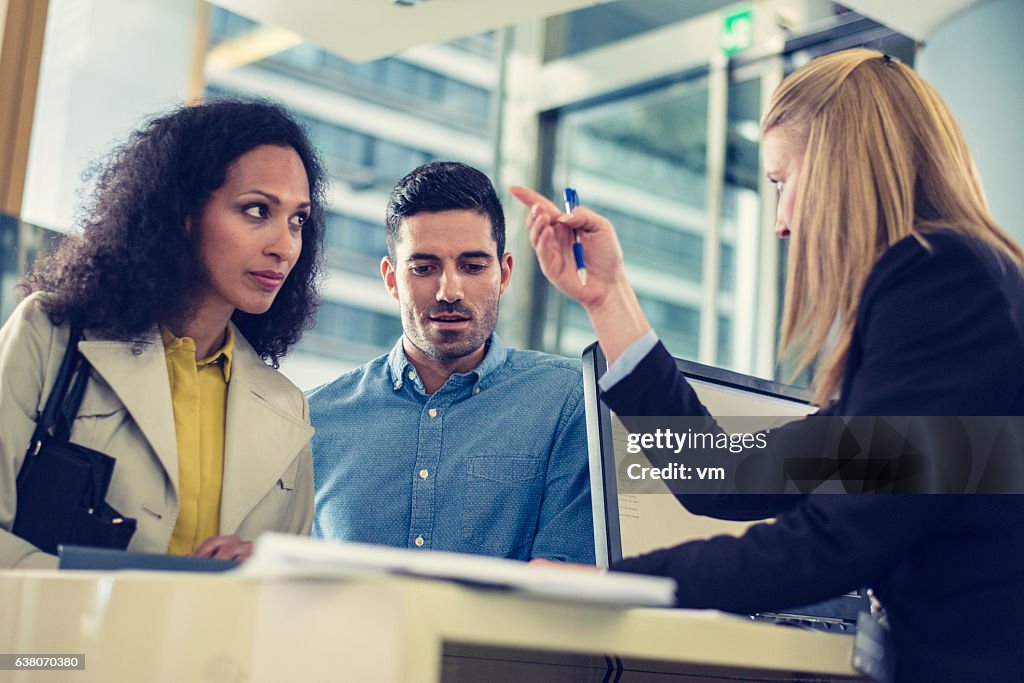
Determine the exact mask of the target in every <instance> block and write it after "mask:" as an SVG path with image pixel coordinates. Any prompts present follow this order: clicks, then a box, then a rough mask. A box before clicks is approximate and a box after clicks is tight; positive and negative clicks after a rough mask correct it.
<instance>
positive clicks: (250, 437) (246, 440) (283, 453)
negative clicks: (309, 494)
mask: <svg viewBox="0 0 1024 683" xmlns="http://www.w3.org/2000/svg"><path fill="white" fill-rule="evenodd" d="M234 332H235V353H234V354H233V356H232V360H231V381H230V382H229V383H228V400H227V411H226V419H225V432H224V487H223V490H222V492H221V504H220V533H222V534H233V533H235V532H236V531H237V530H238V527H239V526H240V525H241V523H242V521H243V520H244V519H245V517H246V515H247V514H249V512H250V511H251V510H252V509H253V508H254V507H255V506H256V504H257V503H259V501H260V500H262V499H263V498H264V497H265V496H266V495H267V492H268V491H271V490H272V489H273V488H274V487H276V486H277V485H278V480H279V479H281V476H282V475H283V474H284V473H285V470H287V469H288V467H289V465H291V464H292V462H293V461H294V460H295V456H296V454H298V452H299V451H300V450H301V449H302V448H303V446H305V445H306V443H307V442H308V441H309V439H310V437H312V435H313V428H312V427H310V426H309V425H308V424H307V423H306V422H305V421H304V420H302V419H301V418H300V417H298V416H297V414H295V413H294V411H293V410H289V406H288V398H287V396H285V395H284V386H285V382H286V380H284V379H283V378H282V377H280V376H278V373H277V371H276V370H274V369H272V368H270V367H269V366H267V365H266V363H264V362H263V360H262V359H260V357H259V356H258V355H256V352H255V351H254V350H253V348H252V347H251V346H250V345H249V343H248V342H247V341H246V340H245V337H243V336H242V334H241V332H239V331H238V329H237V328H236V329H235V331H234Z"/></svg>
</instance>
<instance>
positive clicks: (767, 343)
mask: <svg viewBox="0 0 1024 683" xmlns="http://www.w3.org/2000/svg"><path fill="white" fill-rule="evenodd" d="M782 75H783V64H782V56H781V55H776V56H774V57H770V58H768V59H765V60H764V69H763V71H762V73H761V102H763V103H764V105H762V106H766V105H767V103H768V102H769V101H770V100H771V96H772V93H774V92H775V89H776V88H777V87H778V85H779V83H781V82H782ZM758 177H759V178H760V182H759V184H758V192H759V193H760V196H761V234H762V235H763V236H767V235H771V234H772V233H773V232H774V226H775V213H776V209H777V205H778V198H777V196H776V192H775V188H774V187H773V186H772V183H771V181H769V180H768V177H767V176H766V175H764V174H763V173H761V174H758ZM759 261H760V266H759V268H758V278H759V285H758V287H757V309H756V311H757V322H756V327H755V338H754V354H755V356H754V374H755V375H757V376H758V377H774V376H775V366H776V353H777V351H776V350H777V348H778V318H779V306H778V298H779V291H778V281H779V279H778V278H779V243H778V241H777V240H775V239H762V240H761V241H760V254H759Z"/></svg>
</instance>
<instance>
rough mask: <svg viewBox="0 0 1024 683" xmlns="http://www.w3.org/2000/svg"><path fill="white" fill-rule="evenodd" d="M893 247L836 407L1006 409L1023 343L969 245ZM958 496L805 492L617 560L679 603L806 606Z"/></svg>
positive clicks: (874, 574) (943, 514)
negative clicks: (752, 517)
mask: <svg viewBox="0 0 1024 683" xmlns="http://www.w3.org/2000/svg"><path fill="white" fill-rule="evenodd" d="M891 251H892V252H893V253H892V254H889V253H887V254H886V256H883V259H882V260H880V262H879V264H878V266H876V270H875V272H873V274H872V276H871V278H869V283H868V285H867V286H866V288H865V293H864V297H863V299H862V303H861V308H860V314H859V315H860V319H859V322H858V328H859V329H860V330H861V337H860V339H859V340H856V339H855V341H856V343H857V344H858V346H859V348H858V349H855V350H852V351H851V353H859V354H862V356H861V358H860V368H859V369H858V370H857V371H856V372H855V374H854V375H853V376H851V378H850V379H849V381H848V382H847V385H846V389H845V390H844V394H845V396H844V399H843V401H842V406H843V407H842V413H843V414H847V415H970V414H979V413H980V414H991V415H998V414H1005V411H1006V410H1007V408H1008V406H1009V405H1010V401H1011V400H1012V399H1011V398H1010V397H1012V396H1015V395H1016V392H1018V391H1019V390H1020V377H1019V374H1020V371H1019V370H1017V369H1015V368H1019V367H1020V365H1019V359H1018V362H1017V364H1015V365H1009V366H1007V365H1006V363H1007V361H1008V360H1009V359H1010V357H1011V356H1012V355H1014V353H1016V354H1019V353H1020V349H1021V344H1020V340H1019V339H1018V338H1017V334H1016V328H1015V326H1014V325H1013V324H1012V322H1011V321H1010V319H1009V312H1008V303H1007V301H1006V298H1005V296H1004V295H1003V294H1002V292H1001V291H1000V289H999V288H998V287H997V285H996V283H994V282H993V280H992V278H991V276H990V275H989V271H988V269H986V268H984V267H983V266H982V264H981V262H980V261H979V260H978V259H977V258H976V257H975V256H972V255H971V254H970V253H969V252H968V251H967V250H966V249H955V248H954V249H947V248H940V249H936V250H935V252H934V253H928V252H927V251H925V250H924V249H923V248H921V247H920V246H919V245H916V243H915V244H911V245H910V246H908V247H906V248H900V249H896V248H894V250H891ZM954 365H958V366H959V367H953V366H954ZM971 368H976V369H977V370H971ZM661 381H662V383H663V384H662V386H660V387H654V386H652V387H650V388H648V389H647V392H648V394H650V395H655V394H656V393H657V392H659V391H662V392H665V393H666V394H667V393H668V392H669V391H676V392H677V393H682V394H683V395H682V396H681V398H673V399H672V400H673V401H674V403H673V405H676V406H679V405H681V404H680V403H679V401H680V400H683V401H689V399H688V397H687V396H686V395H685V392H682V390H681V389H679V388H678V384H679V383H678V381H677V382H675V383H671V382H665V379H664V378H663V379H662V380H661ZM983 394H991V396H986V395H983ZM993 397H994V398H993ZM645 400H649V399H645ZM682 405H686V404H685V403H683V404H682ZM957 504H958V497H957V496H941V495H930V496H903V495H878V496H869V495H836V496H830V495H812V496H808V497H807V498H806V499H805V500H803V501H802V502H801V504H800V505H798V506H797V507H795V508H794V509H793V510H792V511H790V512H787V513H785V514H782V515H780V516H779V517H778V519H777V520H776V522H775V523H774V524H759V525H755V526H754V527H751V528H750V529H749V530H748V531H747V533H746V534H744V535H743V536H742V537H740V538H733V537H725V536H723V537H718V538H712V539H709V540H704V541H697V542H691V543H686V544H683V545H680V546H676V547H675V548H669V549H665V550H660V551H655V552H653V553H649V554H647V555H644V556H640V557H637V558H630V559H627V560H624V561H622V562H621V563H619V564H617V565H616V566H615V567H614V568H615V569H617V570H621V571H630V572H639V573H650V574H659V575H664V576H671V577H674V578H676V579H677V581H678V585H679V588H678V592H677V600H678V602H679V604H680V605H681V606H685V607H715V608H719V609H726V610H730V611H735V612H753V611H762V610H769V609H777V608H780V607H787V606H793V605H798V604H809V603H812V602H816V601H819V600H823V599H826V598H829V597H832V596H834V595H836V594H838V593H840V592H842V591H845V590H849V589H852V588H857V587H859V586H861V585H864V584H870V583H874V582H876V581H877V580H878V579H879V578H881V577H882V576H884V575H885V574H886V573H888V572H889V571H890V570H891V569H892V568H893V567H894V566H895V565H896V563H898V562H899V561H901V559H902V557H903V556H904V555H905V553H906V552H907V551H908V549H910V548H913V547H915V545H917V544H919V543H921V542H922V541H923V539H924V538H926V537H927V536H928V535H929V534H931V533H933V530H934V529H935V528H937V527H936V525H939V524H942V523H943V520H944V519H946V518H947V517H948V516H949V515H950V513H951V511H952V510H953V508H954V507H955V506H956V505H957Z"/></svg>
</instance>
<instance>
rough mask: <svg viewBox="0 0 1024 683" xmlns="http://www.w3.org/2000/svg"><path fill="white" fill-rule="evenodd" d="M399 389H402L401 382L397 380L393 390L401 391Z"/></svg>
mask: <svg viewBox="0 0 1024 683" xmlns="http://www.w3.org/2000/svg"><path fill="white" fill-rule="evenodd" d="M401 388H402V380H398V381H397V382H395V389H401Z"/></svg>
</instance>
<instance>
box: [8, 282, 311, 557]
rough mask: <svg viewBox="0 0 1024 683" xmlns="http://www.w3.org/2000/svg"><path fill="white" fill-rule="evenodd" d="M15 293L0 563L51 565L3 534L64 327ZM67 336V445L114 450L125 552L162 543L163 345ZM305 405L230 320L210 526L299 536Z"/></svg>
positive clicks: (169, 502) (168, 423)
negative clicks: (79, 360)
mask: <svg viewBox="0 0 1024 683" xmlns="http://www.w3.org/2000/svg"><path fill="white" fill-rule="evenodd" d="M40 296H44V295H40V294H33V295H32V296H30V297H28V298H26V299H25V300H24V301H23V302H21V304H20V305H19V306H18V308H17V309H16V310H15V311H14V313H13V314H11V317H10V318H9V319H8V321H7V322H6V323H5V324H4V326H3V328H2V329H0V568H9V567H54V566H56V561H57V560H56V558H55V557H54V556H52V555H47V554H45V553H43V552H40V551H39V550H38V549H37V548H35V547H34V546H32V545H31V544H29V543H27V542H25V541H23V540H22V539H20V538H18V537H17V536H14V535H13V534H11V533H10V529H11V527H12V525H13V522H14V513H15V510H16V505H17V503H16V490H15V479H16V477H17V474H18V471H19V469H20V467H21V463H22V460H23V458H24V456H25V451H26V449H27V447H28V443H29V440H30V439H31V437H32V432H33V430H34V428H35V419H36V416H37V414H38V413H39V412H41V411H42V408H43V406H44V405H45V403H46V397H47V395H48V394H49V391H50V387H51V386H52V385H53V382H54V380H55V379H56V376H57V370H58V368H59V366H60V362H61V359H62V358H63V356H64V351H65V349H66V347H67V341H68V334H69V332H68V327H67V326H66V325H64V326H60V327H57V326H55V325H53V324H52V323H51V322H50V320H49V318H48V317H47V316H46V314H45V313H44V312H43V311H42V309H41V308H39V306H38V301H39V298H40ZM89 337H90V335H89V332H88V330H87V331H86V333H85V339H84V340H83V341H81V342H80V343H79V349H80V350H81V352H82V355H84V356H85V358H86V359H87V360H88V361H89V363H90V364H91V366H92V376H91V378H90V381H89V384H88V387H87V389H86V392H85V396H84V398H83V400H82V406H81V408H80V409H79V411H78V417H77V419H76V420H75V423H74V425H73V427H72V431H71V440H72V441H73V442H75V443H79V444H82V445H84V446H88V447H90V448H94V449H96V450H98V451H101V452H103V453H106V454H107V455H110V456H112V457H114V458H116V459H117V465H116V467H115V469H114V477H113V481H112V482H111V486H110V491H109V492H108V494H107V502H108V503H110V504H111V505H113V506H114V508H115V509H117V510H118V511H119V512H121V513H122V514H124V515H127V516H128V517H135V518H136V519H137V520H138V529H137V531H136V532H135V535H134V537H133V538H132V542H131V544H130V545H129V546H128V550H135V551H142V552H152V553H163V552H166V551H167V545H168V543H169V542H170V539H171V533H172V532H173V530H174V525H175V521H176V520H177V517H178V452H177V450H178V449H177V443H176V440H175V433H174V413H173V409H172V407H171V390H170V384H169V381H168V378H167V364H166V360H165V358H164V349H163V343H162V342H161V338H160V334H159V331H158V329H157V328H156V327H154V328H153V330H151V331H150V333H149V334H148V335H146V336H145V337H144V338H141V339H139V340H138V341H133V342H117V341H95V340H92V341H90V340H89ZM312 435H313V428H312V427H310V426H309V407H308V404H307V403H306V399H305V397H304V396H303V395H302V392H301V391H300V390H299V389H298V388H297V387H296V386H295V385H293V384H292V383H291V382H289V381H288V380H287V379H286V378H285V377H284V376H283V375H282V374H281V373H279V372H277V371H276V370H274V369H272V368H270V367H269V366H267V365H266V364H265V363H264V362H263V361H262V360H261V359H260V358H259V356H257V355H256V352H255V351H254V350H253V348H252V347H251V346H250V345H249V343H248V342H247V341H246V340H245V338H244V337H243V336H242V335H241V334H240V333H239V332H238V330H237V329H236V330H235V351H234V354H233V357H232V364H231V381H230V383H229V385H228V396H227V410H226V416H225V434H224V483H223V489H222V493H221V510H220V533H221V534H238V535H239V536H241V537H242V538H243V539H245V540H253V539H254V538H255V537H256V536H257V535H258V534H259V533H260V532H263V531H283V532H289V533H296V534H308V533H309V530H310V526H311V524H312V517H313V464H312V457H311V451H310V445H309V440H310V437H312Z"/></svg>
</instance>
